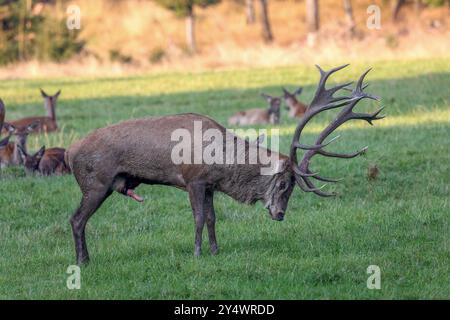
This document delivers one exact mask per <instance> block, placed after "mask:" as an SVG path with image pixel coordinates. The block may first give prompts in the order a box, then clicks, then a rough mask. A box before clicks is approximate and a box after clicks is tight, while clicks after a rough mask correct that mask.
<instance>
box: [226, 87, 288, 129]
mask: <svg viewBox="0 0 450 320" xmlns="http://www.w3.org/2000/svg"><path fill="white" fill-rule="evenodd" d="M261 96H262V97H264V98H265V99H266V101H267V102H268V103H269V108H268V109H258V108H256V109H249V110H245V111H239V112H237V113H235V114H234V115H233V116H231V117H230V118H229V119H228V124H229V125H240V126H245V125H250V124H277V123H279V122H280V105H281V99H280V98H278V97H272V96H269V95H268V94H265V93H262V94H261Z"/></svg>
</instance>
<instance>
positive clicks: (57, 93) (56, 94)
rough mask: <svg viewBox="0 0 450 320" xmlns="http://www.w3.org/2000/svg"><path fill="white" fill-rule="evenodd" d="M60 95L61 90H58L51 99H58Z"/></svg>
mask: <svg viewBox="0 0 450 320" xmlns="http://www.w3.org/2000/svg"><path fill="white" fill-rule="evenodd" d="M60 93H61V89H59V90H58V92H56V93H55V94H54V95H53V98H55V99H56V98H58V97H59V95H60Z"/></svg>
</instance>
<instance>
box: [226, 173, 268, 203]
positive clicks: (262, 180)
mask: <svg viewBox="0 0 450 320" xmlns="http://www.w3.org/2000/svg"><path fill="white" fill-rule="evenodd" d="M236 166H239V167H240V168H239V169H238V170H233V169H231V170H229V171H228V173H229V175H228V176H227V178H226V179H223V180H222V181H221V183H220V184H219V186H218V187H219V190H220V191H221V192H223V193H225V194H227V195H228V196H230V197H231V198H233V199H235V200H236V201H239V202H241V203H246V204H254V203H255V202H256V201H258V200H264V197H265V195H266V193H267V192H268V190H270V186H271V184H272V181H273V179H274V177H275V176H274V175H261V168H262V166H261V165H258V164H254V165H233V166H230V167H236Z"/></svg>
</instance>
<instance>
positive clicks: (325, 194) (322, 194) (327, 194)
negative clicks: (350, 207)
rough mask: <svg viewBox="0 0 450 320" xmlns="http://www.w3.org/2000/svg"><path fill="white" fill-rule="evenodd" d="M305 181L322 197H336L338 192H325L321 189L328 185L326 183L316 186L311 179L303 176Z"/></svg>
mask: <svg viewBox="0 0 450 320" xmlns="http://www.w3.org/2000/svg"><path fill="white" fill-rule="evenodd" d="M303 181H304V182H305V184H306V186H307V187H308V188H309V189H310V190H312V191H311V192H314V193H315V194H317V195H318V196H321V197H335V196H336V193H334V192H332V193H328V192H323V191H322V190H321V189H322V188H324V187H325V186H326V184H324V185H322V186H321V187H320V188H316V187H315V186H314V184H313V183H312V182H311V181H309V180H308V179H307V178H303Z"/></svg>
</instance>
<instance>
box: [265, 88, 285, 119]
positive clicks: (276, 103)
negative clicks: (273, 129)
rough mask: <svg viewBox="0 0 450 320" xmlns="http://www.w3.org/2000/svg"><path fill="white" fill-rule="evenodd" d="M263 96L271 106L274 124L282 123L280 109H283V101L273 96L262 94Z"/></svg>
mask: <svg viewBox="0 0 450 320" xmlns="http://www.w3.org/2000/svg"><path fill="white" fill-rule="evenodd" d="M261 96H262V97H263V98H264V99H266V101H267V103H268V104H269V110H268V111H269V114H270V116H271V117H273V118H274V121H273V123H279V122H280V107H281V99H280V98H279V97H273V96H271V95H268V94H265V93H261Z"/></svg>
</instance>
